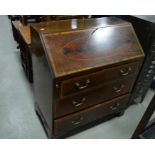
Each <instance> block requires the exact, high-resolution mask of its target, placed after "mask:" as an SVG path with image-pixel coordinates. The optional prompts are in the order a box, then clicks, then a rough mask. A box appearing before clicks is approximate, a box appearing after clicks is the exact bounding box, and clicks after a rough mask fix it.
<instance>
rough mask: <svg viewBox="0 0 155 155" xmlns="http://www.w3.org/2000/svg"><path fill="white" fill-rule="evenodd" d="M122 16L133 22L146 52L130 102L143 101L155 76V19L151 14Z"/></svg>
mask: <svg viewBox="0 0 155 155" xmlns="http://www.w3.org/2000/svg"><path fill="white" fill-rule="evenodd" d="M121 18H123V19H125V20H127V21H129V22H131V23H132V25H133V27H134V30H135V32H136V34H137V37H138V39H139V41H140V43H141V45H142V48H143V50H144V52H145V59H144V62H143V65H142V68H141V71H140V73H139V75H138V78H137V80H136V83H135V86H134V89H133V91H132V95H131V98H130V103H129V104H134V103H142V102H143V99H144V97H145V95H146V92H147V91H148V89H149V88H150V85H151V83H152V80H153V78H154V76H155V19H154V21H152V20H151V16H150V17H149V16H137V17H136V16H122V17H121ZM152 19H153V18H152Z"/></svg>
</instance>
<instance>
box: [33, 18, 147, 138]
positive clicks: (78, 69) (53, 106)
mask: <svg viewBox="0 0 155 155" xmlns="http://www.w3.org/2000/svg"><path fill="white" fill-rule="evenodd" d="M30 30H31V49H32V60H33V61H32V62H33V76H34V93H35V100H36V103H35V109H36V112H37V114H38V116H39V117H40V119H41V122H42V124H43V126H44V128H45V131H46V133H47V135H48V137H49V138H60V137H61V136H63V135H66V134H68V133H71V132H72V131H74V130H76V129H80V128H83V127H84V126H85V125H88V124H90V123H92V122H94V121H97V120H99V119H102V118H104V117H106V116H109V115H113V114H114V115H115V114H119V113H122V112H124V111H125V109H126V108H127V106H128V100H129V97H130V92H131V90H132V88H133V85H134V82H135V80H136V77H137V74H138V72H139V69H140V67H141V64H142V62H143V58H144V53H143V50H142V48H141V46H140V44H139V41H138V40H137V37H136V35H135V32H134V30H133V27H132V25H131V24H130V23H128V22H125V21H123V20H120V19H117V18H112V17H110V18H99V19H78V20H66V21H65V20H64V21H57V22H53V23H52V22H51V23H50V24H49V23H48V24H47V25H46V23H44V24H43V23H40V24H32V25H31V26H30Z"/></svg>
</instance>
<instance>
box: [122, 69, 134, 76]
mask: <svg viewBox="0 0 155 155" xmlns="http://www.w3.org/2000/svg"><path fill="white" fill-rule="evenodd" d="M131 71H132V69H131V67H128V68H127V69H120V73H121V75H123V76H126V75H128V74H129V73H130V72H131Z"/></svg>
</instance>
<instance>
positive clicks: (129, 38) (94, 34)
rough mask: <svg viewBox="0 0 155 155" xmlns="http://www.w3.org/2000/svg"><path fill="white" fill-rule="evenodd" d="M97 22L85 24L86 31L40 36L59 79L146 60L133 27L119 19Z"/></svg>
mask: <svg viewBox="0 0 155 155" xmlns="http://www.w3.org/2000/svg"><path fill="white" fill-rule="evenodd" d="M87 21H88V23H87ZM97 21H98V19H96V23H95V19H93V20H92V23H93V24H92V26H91V20H86V21H85V25H87V28H86V27H85V28H81V29H75V30H74V31H64V32H54V33H53V32H50V33H43V34H42V35H41V36H42V39H43V44H44V47H45V48H44V49H45V52H46V55H47V56H48V59H49V61H50V64H51V67H52V69H53V72H54V74H55V76H56V77H61V76H65V75H69V74H73V73H77V72H82V71H85V70H90V69H92V68H99V67H103V66H108V65H111V64H117V63H120V62H127V61H129V60H131V59H132V60H133V59H135V60H136V59H139V58H141V57H143V56H144V54H143V51H142V48H141V46H140V44H139V42H138V40H137V37H136V35H135V33H134V30H133V28H132V26H131V24H130V23H127V22H123V21H122V20H119V19H116V18H102V19H99V22H98V24H97ZM94 23H95V25H94ZM108 23H109V24H108Z"/></svg>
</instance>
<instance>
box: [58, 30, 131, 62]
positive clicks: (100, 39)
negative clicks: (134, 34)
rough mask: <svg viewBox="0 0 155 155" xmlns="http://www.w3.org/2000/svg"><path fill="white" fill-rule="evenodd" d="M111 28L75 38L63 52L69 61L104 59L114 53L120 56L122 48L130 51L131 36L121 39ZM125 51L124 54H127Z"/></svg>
mask: <svg viewBox="0 0 155 155" xmlns="http://www.w3.org/2000/svg"><path fill="white" fill-rule="evenodd" d="M116 32H117V31H115V32H114V31H113V29H111V28H104V29H102V28H100V29H97V30H95V31H92V32H91V33H89V34H88V36H84V37H79V38H75V39H74V40H72V41H70V42H68V43H66V44H65V45H64V46H63V48H62V49H61V52H62V53H63V55H65V56H67V57H68V58H69V59H80V60H82V59H103V57H104V58H105V57H108V56H109V55H111V53H112V52H113V53H114V54H119V53H120V52H121V48H123V49H125V51H130V50H131V48H132V46H133V42H132V41H131V39H130V38H131V36H126V37H120V36H121V34H120V33H116ZM125 51H124V52H125Z"/></svg>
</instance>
